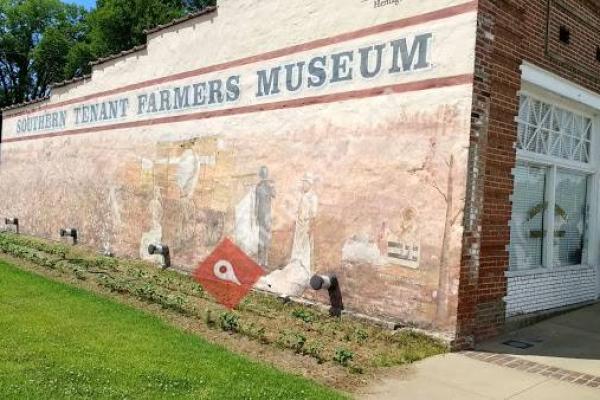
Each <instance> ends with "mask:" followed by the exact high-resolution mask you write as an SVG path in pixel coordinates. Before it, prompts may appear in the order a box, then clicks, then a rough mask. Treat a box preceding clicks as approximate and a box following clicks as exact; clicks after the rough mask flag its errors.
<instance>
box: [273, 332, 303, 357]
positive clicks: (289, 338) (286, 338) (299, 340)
mask: <svg viewBox="0 0 600 400" xmlns="http://www.w3.org/2000/svg"><path fill="white" fill-rule="evenodd" d="M277 343H278V344H279V345H280V346H281V347H284V348H286V349H291V350H294V351H295V352H296V353H299V354H304V351H303V348H304V344H305V343H306V336H304V335H303V334H302V333H300V332H294V331H287V330H286V331H283V332H281V333H280V335H279V338H278V339H277Z"/></svg>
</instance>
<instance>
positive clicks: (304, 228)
mask: <svg viewBox="0 0 600 400" xmlns="http://www.w3.org/2000/svg"><path fill="white" fill-rule="evenodd" d="M313 185H314V178H313V177H312V175H311V174H306V175H305V176H304V178H303V179H302V197H300V204H299V205H298V215H297V217H296V229H295V231H294V244H293V246H292V256H291V262H292V263H293V262H295V261H297V262H299V263H300V264H301V265H302V267H304V268H305V269H306V271H307V272H309V273H310V272H311V271H312V264H311V261H312V251H313V240H312V239H313V238H312V234H313V225H314V219H315V217H316V216H317V204H318V199H317V195H316V194H315V193H314V192H313V190H312V189H313Z"/></svg>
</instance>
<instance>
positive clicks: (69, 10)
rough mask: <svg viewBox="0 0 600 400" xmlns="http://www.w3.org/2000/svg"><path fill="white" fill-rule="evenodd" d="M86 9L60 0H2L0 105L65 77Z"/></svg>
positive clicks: (42, 91) (40, 91)
mask: <svg viewBox="0 0 600 400" xmlns="http://www.w3.org/2000/svg"><path fill="white" fill-rule="evenodd" d="M84 16H85V10H84V9H83V8H82V7H78V6H75V5H67V4H64V3H62V2H61V1H59V0H0V106H5V105H9V104H13V103H20V102H23V101H26V100H30V99H34V98H37V97H40V96H44V95H46V94H47V93H48V89H49V84H50V83H52V82H56V81H61V80H64V79H66V78H67V77H68V75H67V74H66V71H65V68H64V67H65V63H66V59H67V54H68V53H69V49H70V48H71V47H72V46H73V45H74V44H75V43H77V42H78V41H79V40H82V38H83V32H82V30H81V22H82V20H83V18H84Z"/></svg>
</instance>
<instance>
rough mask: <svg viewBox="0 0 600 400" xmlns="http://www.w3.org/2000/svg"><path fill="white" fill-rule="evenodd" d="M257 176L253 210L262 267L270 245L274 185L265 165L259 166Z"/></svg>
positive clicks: (259, 260) (266, 258)
mask: <svg viewBox="0 0 600 400" xmlns="http://www.w3.org/2000/svg"><path fill="white" fill-rule="evenodd" d="M258 176H259V177H260V182H258V184H257V185H256V193H255V198H256V201H255V204H256V210H255V212H256V221H257V223H258V263H259V264H260V265H261V266H262V267H266V266H267V265H268V261H269V249H270V247H271V223H272V220H271V201H272V200H273V199H274V198H275V187H274V186H273V181H271V180H270V179H269V170H268V168H267V167H264V166H263V167H261V168H260V171H259V172H258Z"/></svg>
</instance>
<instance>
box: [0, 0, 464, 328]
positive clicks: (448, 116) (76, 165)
mask: <svg viewBox="0 0 600 400" xmlns="http://www.w3.org/2000/svg"><path fill="white" fill-rule="evenodd" d="M244 1H246V0H244ZM295 1H296V0H294V2H295ZM308 3H311V2H308ZM408 3H409V2H408V1H407V4H408ZM421 3H422V2H421ZM427 3H428V4H429V3H430V4H429V6H431V7H432V8H436V7H437V8H438V9H444V7H447V3H449V2H441V1H428V2H427ZM454 3H457V4H459V5H460V4H463V3H464V2H454ZM294 4H295V3H294ZM299 4H301V3H300V2H298V7H299V9H300V10H301V9H302V7H304V6H300V5H299ZM315 4H316V3H315ZM223 5H224V7H223V8H224V10H223V11H222V13H223V14H224V15H225V16H226V15H227V7H225V6H228V7H231V3H228V2H223ZM390 10H393V12H394V13H396V17H395V18H396V19H400V20H402V18H403V17H404V16H403V11H402V9H401V6H398V7H376V8H375V9H374V11H373V12H379V13H384V12H386V13H387V12H390ZM457 10H458V9H457ZM230 11H231V10H230ZM459 11H460V12H459ZM290 12H291V11H290ZM220 13H221V11H220ZM446 14H447V13H441V14H440V15H441V16H440V17H439V18H438V19H439V20H436V21H434V22H429V23H428V24H427V26H418V27H414V30H416V29H417V28H418V30H421V31H424V30H427V31H428V32H433V33H432V41H431V42H425V41H422V42H420V43H421V46H425V44H426V43H430V44H431V46H437V47H432V48H429V49H425V50H423V51H421V50H419V49H420V47H419V45H418V42H417V41H415V40H417V39H414V40H412V39H411V40H412V42H411V41H408V42H404V45H410V44H411V43H412V46H413V50H414V51H413V52H412V56H411V52H410V51H409V50H410V47H408V48H406V49H405V52H406V57H409V58H410V57H412V58H410V59H409V58H407V59H405V61H407V62H408V61H410V62H411V63H412V64H410V65H409V64H406V65H404V67H405V68H406V69H410V68H412V67H415V66H418V64H419V63H422V64H423V63H425V62H426V63H427V64H428V66H427V67H426V68H423V71H422V72H419V71H417V70H415V71H412V72H411V73H410V74H407V75H403V76H402V77H401V78H398V77H396V76H393V75H390V74H380V75H378V76H375V75H374V76H373V78H371V79H369V80H367V81H360V82H359V83H356V84H354V83H352V82H351V81H349V83H343V82H342V83H339V84H338V85H333V86H331V87H329V86H327V87H324V88H322V89H321V92H320V94H319V96H318V97H314V98H313V97H311V100H310V101H307V102H306V104H304V103H297V102H296V98H302V96H308V95H309V94H302V93H300V94H296V93H281V94H280V95H278V96H276V97H275V98H271V99H270V100H268V101H269V102H268V103H264V105H263V106H261V107H262V108H261V109H257V110H254V109H252V110H251V111H248V110H249V109H248V108H247V106H246V102H250V103H249V104H252V101H251V100H249V99H246V98H245V97H244V94H243V93H255V90H253V89H254V85H255V83H253V82H244V79H243V78H242V79H241V80H240V83H239V90H240V94H239V99H238V100H235V101H232V102H233V103H235V102H236V101H237V102H238V103H239V104H238V106H239V109H243V112H242V111H234V112H231V113H230V115H228V114H227V112H228V110H238V108H231V107H238V106H236V105H231V106H227V107H229V108H223V109H222V110H224V111H222V113H223V114H222V115H221V114H219V113H221V111H211V113H212V114H202V115H201V116H200V115H199V116H198V117H197V118H190V117H186V118H184V119H180V120H174V119H172V118H171V117H170V116H172V115H173V114H172V113H173V111H172V110H171V111H169V112H166V111H165V114H164V116H163V117H161V118H162V119H160V120H155V121H154V122H152V123H148V124H146V123H145V122H143V121H142V120H140V122H139V124H138V122H136V121H137V119H136V120H135V121H134V124H130V125H128V126H127V127H121V126H114V127H112V126H108V125H106V127H104V126H105V125H100V126H101V127H103V128H102V129H103V130H101V131H100V132H93V133H84V132H82V134H72V135H65V136H62V135H60V134H58V135H55V134H53V135H52V136H49V137H40V138H36V140H14V141H12V142H11V141H8V142H5V143H3V144H2V161H1V164H0V180H1V181H2V183H3V187H10V190H3V191H1V192H0V214H2V216H4V215H7V216H18V217H19V218H20V220H21V228H22V231H23V232H24V233H30V234H35V235H39V236H44V237H49V238H54V239H57V238H58V230H59V229H60V228H64V227H76V228H78V231H79V232H80V241H81V243H84V244H85V245H88V246H91V247H94V248H97V249H98V251H101V252H103V253H105V254H115V255H119V256H128V257H136V258H142V259H145V260H148V261H151V262H159V260H158V259H156V258H155V257H156V256H153V255H150V254H148V252H147V248H148V245H149V244H152V243H165V244H168V245H169V246H170V249H171V254H172V262H173V264H174V265H176V267H177V268H178V269H180V270H182V271H187V272H190V271H192V270H193V269H195V268H196V266H197V265H198V264H199V263H200V262H201V261H202V260H204V258H206V257H207V255H209V254H210V253H211V252H212V250H213V249H214V248H215V247H216V245H217V244H218V243H219V242H220V241H221V240H222V239H224V238H225V237H228V238H231V239H232V240H233V241H234V242H235V243H236V244H237V246H239V247H240V248H241V249H242V250H244V252H246V254H248V255H249V256H250V257H252V258H253V259H254V260H255V261H256V262H257V263H258V264H259V265H260V266H261V268H263V269H264V272H265V275H264V276H263V278H261V279H260V280H259V282H258V283H257V285H256V288H258V289H261V290H265V291H271V292H274V293H276V294H278V295H284V296H294V297H305V298H307V299H311V300H316V301H322V302H326V301H327V298H326V297H324V295H323V294H321V293H315V292H313V291H312V290H311V289H309V288H308V286H309V285H308V283H309V280H310V277H311V276H312V275H313V274H315V273H335V274H336V275H337V276H338V277H339V279H340V282H341V285H342V291H343V295H344V303H345V304H346V307H347V308H348V309H350V310H353V311H357V312H361V313H364V314H369V315H372V316H376V317H381V318H386V319H392V320H397V321H400V322H403V323H411V324H416V325H418V326H422V327H436V328H438V329H444V330H449V331H450V330H452V329H453V328H452V327H453V323H454V320H455V318H456V304H457V291H458V269H459V265H460V253H461V238H462V217H463V206H464V197H465V188H466V176H467V173H466V169H467V158H468V146H469V138H468V135H469V133H468V132H469V121H470V107H471V91H472V88H471V84H470V80H469V79H470V78H469V76H470V75H469V74H471V73H472V71H471V69H470V68H472V64H471V63H470V61H472V60H469V59H468V57H467V56H465V55H466V54H469V53H470V52H469V50H468V49H463V48H462V46H463V45H464V42H465V41H466V42H469V43H470V42H472V40H474V39H473V38H472V37H471V35H472V36H473V37H474V28H473V27H474V23H475V13H474V12H473V10H470V9H465V10H463V11H461V10H458V11H456V12H455V14H453V15H452V16H451V17H445V15H446ZM381 15H382V17H380V18H384V20H385V19H386V18H387V19H390V18H392V17H390V16H388V15H387V14H381ZM225 16H220V17H219V18H225ZM217 20H218V19H217ZM465 22H467V23H468V24H472V26H471V25H469V26H468V27H466V28H465V27H464V26H465ZM436 24H437V25H436ZM399 26H401V24H399ZM456 27H461V28H456ZM402 29H405V30H406V28H402ZM457 29H459V30H460V29H463V30H462V31H461V32H462V33H460V34H461V35H464V37H463V39H464V40H462V41H461V43H458V42H456V43H454V42H448V41H447V40H448V39H447V38H445V36H444V35H443V33H444V32H450V31H452V32H457ZM414 30H413V28H412V27H411V28H410V29H409V30H408V31H409V32H414ZM440 32H441V33H440ZM455 34H458V33H455ZM406 35H408V33H406V32H405V31H404V30H402V31H399V32H391V33H390V32H386V33H384V34H383V36H384V37H383V38H379V37H378V36H375V37H371V36H367V37H366V39H365V38H360V39H359V40H360V41H362V43H365V41H366V42H368V43H378V42H381V43H387V42H386V41H387V40H388V39H389V38H393V37H405V36H406ZM410 35H412V36H410V37H417V38H418V37H419V36H418V35H416V36H415V35H414V34H412V33H410ZM380 39H381V40H380ZM455 39H460V37H456V38H455ZM171 40H176V39H174V38H171ZM423 40H424V39H423ZM344 46H348V47H351V48H353V46H354V44H346V43H345V42H340V43H339V44H336V45H335V46H334V48H331V49H329V47H324V48H319V49H317V50H314V51H313V52H317V53H323V54H325V53H327V52H333V53H335V52H336V51H338V50H339V49H340V48H341V47H344ZM388 46H389V45H388ZM398 46H399V47H397V49H398V52H399V53H398V54H397V56H398V57H400V56H399V54H402V44H399V45H398ZM457 48H460V49H461V50H460V51H458V53H459V54H454V53H457ZM373 49H377V47H374V48H373ZM379 49H380V50H379V51H383V49H384V47H379ZM389 49H390V50H389V51H387V52H385V54H386V56H385V57H392V59H390V60H391V62H392V63H393V62H394V61H393V53H394V51H395V50H394V49H395V48H394V47H393V46H392V47H389ZM335 54H337V53H335ZM445 55H448V57H450V58H452V60H451V61H452V62H460V63H461V64H460V65H458V66H457V65H452V66H447V65H446V61H445V58H444V56H445ZM421 56H422V57H431V58H424V59H423V60H425V61H423V60H421V59H420V57H421ZM287 57H288V58H286V59H285V60H283V61H282V62H287V61H289V57H292V56H287ZM293 57H299V58H301V59H304V58H303V57H300V56H299V55H293ZM461 57H463V58H467V59H466V60H463V61H460V60H462V58H461ZM307 59H310V57H308V58H307ZM142 60H143V59H142ZM411 60H412V61H411ZM132 62H134V63H135V62H138V63H139V62H142V61H140V60H137V61H132ZM269 62H270V63H271V64H272V63H274V61H272V60H271V61H269ZM372 62H374V63H375V64H373V63H371V64H369V63H368V62H367V64H365V65H367V69H369V66H370V67H371V68H375V69H377V65H376V63H377V58H373V60H372ZM132 65H135V64H132ZM392 66H393V64H392ZM411 66H412V67H411ZM338 67H339V66H338ZM244 68H247V69H248V71H253V70H254V71H256V70H257V71H259V74H258V76H259V77H260V71H267V70H268V69H266V68H263V67H260V66H259V67H256V66H250V67H244ZM332 68H334V67H332ZM358 68H359V69H360V66H358ZM284 69H285V68H284ZM340 71H341V70H340ZM237 72H239V74H240V76H242V77H243V76H244V72H243V71H241V72H240V71H237ZM313 72H314V71H313ZM338 72H339V71H338ZM292 73H293V71H292ZM227 74H228V75H229V74H230V73H229V72H228V73H227ZM420 74H422V75H420ZM457 74H462V75H460V77H461V78H460V79H459V78H456V77H457V76H459V75H457ZM248 75H251V73H250V72H248ZM334 75H335V74H334ZM334 75H332V76H334ZM313 76H317V77H318V76H319V74H318V73H317V74H316V75H313ZM447 76H451V77H453V78H452V79H449V78H447ZM465 76H466V77H467V78H464V77H465ZM397 79H400V82H396V80H397ZM288 80H289V78H288ZM283 82H284V84H285V82H286V81H283ZM412 82H416V84H414V83H412ZM421 82H425V83H423V84H421ZM184 83H185V82H184ZM288 84H290V83H289V82H288ZM190 85H191V83H190ZM343 85H349V86H348V87H345V86H343ZM84 86H85V85H84ZM292 86H293V84H292ZM175 87H176V88H182V87H185V86H184V85H183V83H182V84H178V86H175ZM190 87H191V86H190ZM372 88H375V89H377V90H374V89H372ZM381 88H383V89H381ZM230 89H232V87H230ZM232 90H233V89H232ZM355 90H361V91H360V92H356V91H355ZM180 93H182V92H181V90H180ZM165 96H166V95H165ZM215 96H216V95H215ZM298 96H300V97H298ZM328 96H333V97H328ZM165 98H166V97H165ZM226 100H227V96H226V94H224V97H223V102H224V103H227V101H226ZM144 101H147V99H146V100H144ZM261 101H263V100H260V101H259V102H261ZM264 101H267V100H264ZM286 102H288V103H286ZM119 104H121V103H119ZM145 104H146V103H145ZM260 104H263V103H260ZM280 105H281V106H280ZM222 106H223V105H221V104H215V105H214V107H216V108H215V110H221V108H219V107H222ZM124 107H125V106H124ZM145 107H146V106H145ZM17 111H18V110H17ZM182 112H184V114H185V113H187V112H188V111H182ZM81 115H83V114H81ZM185 115H187V114H185ZM5 118H6V117H5ZM8 118H10V115H8ZM65 118H66V119H65V124H66V125H68V124H69V120H68V118H69V117H68V115H67V116H66V117H65ZM135 118H142V117H139V116H136V117H135ZM168 118H171V119H168ZM173 118H178V117H177V115H175V117H173ZM14 120H15V126H17V124H23V122H17V121H25V126H26V125H27V117H25V119H23V116H22V115H18V116H16V117H14ZM59 120H60V118H59V119H57V121H59ZM135 124H137V125H135ZM18 126H20V127H21V128H22V129H25V128H23V125H18ZM57 129H59V130H58V132H60V128H59V127H57ZM27 135H29V133H27Z"/></svg>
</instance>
